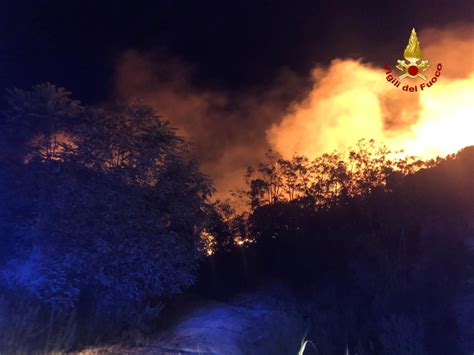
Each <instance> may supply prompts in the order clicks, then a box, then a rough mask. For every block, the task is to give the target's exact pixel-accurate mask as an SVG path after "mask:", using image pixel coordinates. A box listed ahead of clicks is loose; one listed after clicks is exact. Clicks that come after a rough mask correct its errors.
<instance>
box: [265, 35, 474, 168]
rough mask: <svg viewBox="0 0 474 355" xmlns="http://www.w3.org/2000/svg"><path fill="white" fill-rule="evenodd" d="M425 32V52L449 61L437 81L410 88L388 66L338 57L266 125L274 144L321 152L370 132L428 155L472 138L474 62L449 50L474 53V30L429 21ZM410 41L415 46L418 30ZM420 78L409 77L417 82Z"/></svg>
mask: <svg viewBox="0 0 474 355" xmlns="http://www.w3.org/2000/svg"><path fill="white" fill-rule="evenodd" d="M413 33H414V32H413ZM412 38H413V39H412ZM423 38H424V40H425V41H426V43H429V45H428V46H427V47H426V48H425V55H426V58H428V59H430V61H432V62H442V66H443V69H442V72H441V76H440V77H439V78H438V80H437V82H436V83H435V84H434V85H432V86H431V87H429V88H425V89H424V90H423V91H422V92H420V91H419V92H417V93H414V92H413V93H412V92H404V91H402V90H401V89H400V88H395V87H393V85H390V84H389V83H387V82H386V81H385V77H384V72H383V69H380V68H377V67H375V66H373V65H371V64H367V63H363V62H362V61H360V60H351V59H345V60H342V59H336V60H333V61H332V62H331V64H330V65H329V67H327V68H316V69H315V70H314V71H313V80H314V86H313V88H312V90H311V91H310V92H309V94H308V95H307V97H306V98H305V99H304V100H303V101H301V102H298V103H295V104H294V105H293V106H292V107H291V108H290V110H289V111H288V113H287V114H286V115H285V116H284V117H283V118H282V119H281V120H280V122H279V123H276V124H274V125H273V126H271V127H270V128H269V129H268V130H267V140H268V141H269V143H270V145H271V146H272V147H273V148H274V149H275V150H277V151H278V152H280V153H281V154H282V155H283V156H284V157H285V158H290V157H291V156H292V155H293V154H295V153H298V154H304V155H306V156H308V157H309V158H315V157H316V156H319V155H321V154H323V153H326V152H331V151H333V150H338V151H344V150H346V149H347V148H349V147H351V146H354V145H355V144H356V142H357V141H358V140H359V139H360V138H367V139H375V140H376V141H377V142H380V143H384V144H385V145H386V146H387V147H388V148H389V149H391V150H400V149H403V150H404V151H405V154H407V155H417V156H419V157H421V158H425V159H430V158H434V157H436V156H446V155H448V154H451V153H455V152H457V151H458V150H459V149H462V148H464V147H466V146H469V145H473V144H474V134H473V133H472V132H474V105H473V104H472V95H473V93H474V65H473V63H472V60H471V57H470V56H469V55H464V56H462V55H460V54H459V53H455V52H453V51H450V50H449V49H450V48H461V49H463V50H464V52H463V53H469V52H470V53H473V50H474V36H473V33H472V31H470V30H469V29H466V28H463V27H460V28H457V29H452V30H449V31H448V30H434V29H429V30H426V31H425V33H424V34H423ZM410 43H411V44H409V46H408V47H410V50H411V48H412V47H413V48H414V50H415V51H416V46H417V45H416V43H417V39H416V37H415V36H413V37H411V38H410ZM408 47H407V49H408ZM420 51H421V50H420ZM435 70H436V69H435V66H433V67H432V68H430V70H428V71H427V72H426V75H427V77H428V79H431V78H432V77H433V76H434V74H435ZM422 82H423V81H421V80H418V79H417V80H410V81H409V82H407V83H403V85H406V84H409V85H412V86H413V85H418V87H419V85H420V83H422ZM418 90H420V89H418Z"/></svg>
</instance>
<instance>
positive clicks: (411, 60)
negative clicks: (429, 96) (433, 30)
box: [384, 29, 443, 92]
mask: <svg viewBox="0 0 474 355" xmlns="http://www.w3.org/2000/svg"><path fill="white" fill-rule="evenodd" d="M403 57H404V58H405V59H404V60H400V59H399V60H397V63H398V64H397V65H396V68H397V69H398V70H400V71H401V72H402V74H401V75H399V76H398V77H397V76H396V74H392V69H391V68H390V65H389V64H385V66H384V68H385V74H386V79H387V81H388V82H389V83H391V84H393V86H395V87H397V88H399V87H400V84H401V82H402V80H404V79H407V78H408V79H416V78H421V79H422V80H424V81H426V83H421V84H419V85H418V84H414V85H410V84H409V83H408V84H406V85H404V86H402V87H401V89H402V90H403V91H407V92H418V91H423V90H426V89H427V88H430V87H431V86H432V85H433V84H435V83H436V82H437V81H438V78H439V77H440V76H441V69H442V68H443V66H442V65H441V63H438V65H436V71H435V73H434V76H433V77H432V78H431V79H430V80H428V78H427V76H426V75H425V71H427V70H428V68H429V67H430V63H429V61H428V60H427V59H423V52H422V51H421V47H420V41H419V40H418V37H417V36H416V31H415V29H412V30H411V34H410V39H409V40H408V45H407V46H406V48H405V51H404V52H403Z"/></svg>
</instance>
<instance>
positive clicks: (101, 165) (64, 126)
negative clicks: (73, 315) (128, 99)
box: [0, 84, 212, 329]
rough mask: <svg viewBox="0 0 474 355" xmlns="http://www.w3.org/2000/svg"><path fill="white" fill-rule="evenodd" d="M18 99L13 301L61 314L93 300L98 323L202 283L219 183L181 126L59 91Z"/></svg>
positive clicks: (6, 286)
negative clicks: (204, 243) (193, 153)
mask: <svg viewBox="0 0 474 355" xmlns="http://www.w3.org/2000/svg"><path fill="white" fill-rule="evenodd" d="M9 95H10V96H9V97H10V99H9V103H10V106H9V109H8V110H7V111H6V112H5V116H4V117H5V119H4V125H5V126H6V127H9V131H8V132H9V133H8V134H9V136H8V137H9V138H12V140H13V138H18V137H19V138H18V139H16V141H17V142H18V145H17V146H16V148H17V151H16V153H17V156H18V157H20V159H15V160H14V161H11V160H8V161H7V160H6V159H2V160H1V165H2V167H4V169H5V171H6V177H5V178H4V187H5V189H4V191H2V192H3V193H4V194H5V201H6V203H5V205H6V209H7V212H8V213H6V215H5V218H3V221H4V223H5V224H6V225H7V227H6V229H7V230H8V231H9V232H10V235H9V236H8V239H9V240H13V241H14V243H12V244H11V249H10V250H9V253H8V258H7V259H6V260H4V263H3V265H1V264H0V267H2V270H1V271H2V272H1V275H2V277H1V278H0V282H1V284H2V286H3V287H2V289H3V290H4V291H5V292H4V293H5V297H7V298H8V297H10V298H9V300H11V301H12V302H14V301H15V299H14V297H13V295H14V294H17V295H18V294H22V295H24V297H26V298H28V299H29V300H30V301H31V302H37V303H39V304H40V305H43V306H44V307H50V308H51V309H53V310H54V312H55V314H56V315H57V317H59V314H61V312H62V313H63V314H65V312H70V311H71V310H77V309H78V307H79V306H80V300H81V299H83V298H84V297H83V295H87V297H86V298H87V299H88V300H89V301H88V302H89V303H90V302H92V304H93V307H94V309H95V310H96V311H95V314H94V315H95V316H96V317H105V316H112V315H114V314H116V313H117V310H119V309H120V307H126V309H127V310H128V314H127V316H128V317H130V319H131V318H133V317H132V313H130V312H133V311H132V310H133V307H141V306H142V305H143V304H144V303H146V302H149V301H150V300H153V299H157V298H158V299H159V298H163V297H167V296H169V295H173V294H176V293H180V292H182V291H183V290H185V289H186V288H188V287H189V286H191V285H192V284H193V283H194V282H195V279H196V271H197V267H198V261H199V258H200V256H201V254H202V253H201V248H200V232H201V231H202V230H203V228H204V226H205V225H207V224H208V222H207V218H208V215H207V214H206V213H204V212H203V211H204V210H205V209H206V208H208V206H209V203H208V201H207V200H208V197H209V196H210V194H211V192H212V186H211V182H210V180H209V178H207V177H206V176H204V175H203V174H201V173H200V171H199V166H198V164H197V163H196V162H195V161H193V160H190V159H189V158H188V157H187V146H186V144H185V142H184V140H183V139H182V138H181V137H179V136H177V135H176V133H175V130H173V129H172V128H170V127H169V125H168V124H167V123H166V122H164V121H162V120H161V119H160V118H159V117H158V116H157V115H156V113H155V112H154V111H153V109H151V108H150V107H149V106H146V105H143V104H141V103H133V104H115V105H111V106H108V107H105V108H100V109H96V108H93V107H85V106H83V105H81V104H79V103H77V102H76V101H73V100H71V99H70V98H69V93H68V92H66V91H65V90H64V89H58V88H55V87H54V86H51V85H49V84H47V85H44V86H41V85H40V86H36V87H34V88H33V90H32V91H21V90H15V91H11V92H10V93H9ZM15 125H17V126H18V132H19V134H18V135H15V132H16V130H15ZM59 134H61V135H63V136H64V137H66V138H65V144H59V143H56V142H57V141H58V139H57V137H58V135H59ZM32 142H37V144H36V143H34V144H33V143H32ZM0 220H2V219H0ZM9 295H10V296H9ZM12 297H13V298H12ZM46 329H48V327H46Z"/></svg>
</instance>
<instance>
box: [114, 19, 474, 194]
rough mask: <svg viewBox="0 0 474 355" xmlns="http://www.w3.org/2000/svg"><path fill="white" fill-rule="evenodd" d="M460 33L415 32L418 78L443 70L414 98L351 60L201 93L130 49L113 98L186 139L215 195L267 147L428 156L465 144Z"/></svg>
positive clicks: (466, 38) (470, 65)
mask: <svg viewBox="0 0 474 355" xmlns="http://www.w3.org/2000/svg"><path fill="white" fill-rule="evenodd" d="M470 28H471V27H470V26H456V27H450V28H445V29H424V30H422V31H419V39H420V41H421V46H422V49H423V54H424V58H427V59H428V60H429V61H430V63H431V68H430V69H428V71H427V76H428V77H432V76H433V75H434V72H435V70H436V69H435V67H436V64H437V63H439V62H441V63H442V65H443V69H442V75H441V78H440V80H439V81H438V82H437V83H436V84H435V85H433V86H432V87H430V88H429V89H428V90H426V91H424V92H422V93H421V94H420V93H409V92H404V91H402V90H400V88H398V89H397V88H395V87H393V85H391V84H390V83H388V82H387V81H386V80H385V70H384V69H383V68H382V67H380V66H375V65H373V64H371V63H367V62H364V61H363V60H360V59H334V60H332V61H331V63H330V65H329V66H327V67H321V66H318V67H316V68H314V69H313V70H312V72H311V75H310V77H309V78H301V77H299V76H298V75H296V74H295V73H293V72H291V71H289V70H282V71H281V72H280V75H279V76H278V77H277V78H275V80H274V81H273V82H272V83H271V84H270V85H267V86H262V87H260V88H255V89H252V90H248V91H246V92H229V91H220V90H215V89H202V88H198V87H196V86H195V85H193V84H192V77H193V76H192V68H191V67H190V65H188V64H186V63H184V62H182V61H180V60H179V59H176V58H172V57H170V56H164V55H162V54H160V53H145V54H143V53H138V52H136V51H134V50H129V51H127V52H125V53H124V54H123V55H122V56H121V57H120V58H119V60H118V64H117V76H116V84H117V85H116V87H117V94H118V95H119V96H120V97H121V98H124V99H127V100H132V99H135V98H140V99H143V100H144V101H145V102H146V103H148V104H150V105H152V106H153V107H155V108H156V110H157V112H158V113H159V114H161V115H162V116H163V117H164V118H165V119H166V120H169V121H170V122H171V124H172V125H173V126H175V127H177V128H179V130H180V131H179V132H180V134H182V135H184V136H187V137H188V138H190V139H191V140H192V142H193V143H194V145H195V148H196V155H197V156H198V157H199V160H200V161H201V163H202V167H203V170H204V171H205V172H206V173H208V174H209V175H210V176H211V177H212V178H213V179H214V181H215V184H216V186H217V188H218V191H220V192H221V193H222V194H223V195H225V194H226V193H227V191H228V190H229V189H231V188H235V187H238V186H241V185H242V182H243V174H244V172H245V169H246V167H247V166H248V165H251V164H254V163H255V162H256V161H258V160H259V159H261V158H262V157H263V155H264V153H265V151H266V150H267V149H268V148H269V147H271V148H273V149H275V150H277V151H278V152H280V153H281V154H282V155H283V156H285V157H290V156H292V155H293V154H294V153H300V154H305V155H307V156H309V157H311V158H312V157H315V156H317V155H319V154H322V153H324V152H329V151H332V150H334V149H337V150H344V149H346V148H347V147H349V146H352V145H354V144H355V143H356V142H357V140H359V139H360V138H374V139H376V140H377V141H380V142H383V143H385V144H387V145H388V146H389V147H390V148H393V149H400V148H403V149H405V150H406V151H407V152H408V153H411V154H418V155H422V156H424V157H431V156H434V155H437V154H447V153H451V152H454V151H456V150H458V149H460V148H462V147H464V146H467V145H470V144H474V136H472V134H469V128H470V132H472V131H474V127H473V119H472V117H474V114H473V113H474V112H473V108H472V107H473V105H472V104H471V101H472V93H473V92H474V61H473V60H472V58H473V55H474V36H473V33H472V30H471V29H470ZM410 30H411V29H407V40H408V35H409V33H410ZM405 45H406V43H400V55H399V58H391V57H390V58H387V63H390V64H391V65H392V67H393V68H392V70H393V72H395V73H396V71H397V69H395V68H394V66H395V64H396V60H397V59H402V55H403V49H404V47H405ZM406 83H407V84H408V83H409V81H406ZM406 83H405V82H403V83H402V85H405V84H406ZM419 83H420V82H418V84H419ZM412 84H413V83H412ZM221 196H222V195H221Z"/></svg>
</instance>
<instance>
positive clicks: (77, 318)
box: [0, 83, 474, 355]
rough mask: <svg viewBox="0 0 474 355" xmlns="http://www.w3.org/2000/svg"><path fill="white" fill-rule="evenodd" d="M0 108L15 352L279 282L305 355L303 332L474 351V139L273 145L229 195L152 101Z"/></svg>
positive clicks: (317, 339)
mask: <svg viewBox="0 0 474 355" xmlns="http://www.w3.org/2000/svg"><path fill="white" fill-rule="evenodd" d="M1 107H2V112H1V113H0V114H1V115H0V352H1V353H4V352H5V353H32V352H44V353H48V352H53V351H57V352H73V351H80V350H82V349H85V348H88V347H93V346H103V345H104V344H126V345H127V346H128V345H137V344H142V343H144V342H146V341H148V340H147V339H150V338H153V337H154V336H155V335H156V334H157V333H159V332H160V331H161V330H162V329H165V328H166V327H168V326H169V324H170V323H172V321H173V319H174V318H176V317H177V316H176V315H175V314H174V313H179V312H184V311H183V309H184V308H185V307H184V306H183V307H182V305H183V303H186V302H188V301H187V300H189V299H192V298H193V297H199V298H200V299H216V300H223V301H225V300H228V299H231V298H232V297H235V296H236V295H239V294H242V293H246V294H252V293H255V292H257V290H262V289H265V290H272V287H271V285H283V286H279V287H283V288H284V289H285V290H288V292H290V293H291V294H292V295H293V296H292V297H293V298H291V301H290V297H287V296H285V295H284V294H285V293H284V292H282V293H281V294H279V293H278V292H279V291H278V292H276V291H268V292H273V295H272V296H274V297H276V298H277V299H280V301H288V302H287V303H291V307H292V308H291V309H292V312H293V313H292V314H293V315H297V317H299V318H298V319H301V320H298V321H290V320H288V321H287V323H285V322H282V324H280V326H283V327H284V328H285V327H286V328H287V333H285V334H283V335H282V336H281V339H287V340H288V341H287V343H288V344H291V346H293V345H294V346H295V347H294V349H295V350H294V351H293V350H291V351H293V352H292V353H294V354H296V353H297V352H298V344H299V343H300V341H301V340H302V339H303V340H304V339H308V340H311V346H310V345H308V346H307V349H306V352H305V354H310V353H315V354H316V353H318V354H343V353H344V351H345V350H346V349H347V354H349V353H350V354H413V355H414V354H466V353H472V350H473V349H474V321H473V320H474V288H473V285H474V284H473V283H474V264H473V263H474V258H473V257H474V255H473V254H474V147H466V148H464V149H462V150H460V151H459V152H457V153H456V154H452V155H449V156H447V157H443V158H440V157H439V158H437V159H433V160H421V159H418V158H417V157H411V156H408V157H407V156H404V155H403V154H402V153H401V152H392V151H390V150H388V149H387V148H386V147H385V146H383V144H382V143H383V142H376V141H374V140H372V139H371V137H361V138H362V139H361V140H360V141H359V142H358V144H357V145H356V146H354V147H353V148H352V149H350V150H348V151H344V152H331V153H327V154H323V155H321V156H319V157H317V158H316V159H314V160H311V159H309V158H307V157H305V156H303V155H295V156H294V157H293V158H291V159H285V158H283V157H282V156H280V155H279V154H278V153H277V152H275V151H272V150H269V151H268V153H267V155H266V157H265V160H263V161H261V162H260V164H258V165H257V166H253V167H249V169H248V171H247V174H246V175H245V177H244V178H245V181H246V186H245V188H237V189H235V190H234V191H232V193H231V197H230V198H229V199H227V200H217V199H215V198H214V197H213V194H214V192H215V189H214V187H213V182H212V180H211V178H210V177H208V176H206V175H205V174H204V173H202V171H201V168H200V165H199V159H198V157H196V156H195V154H194V153H193V146H192V144H190V142H188V141H187V140H186V139H185V138H183V137H181V136H180V135H179V131H177V130H176V129H175V128H174V127H171V126H170V124H169V123H168V122H167V121H166V117H161V116H160V115H159V112H156V111H155V110H154V109H153V108H151V107H150V106H148V105H146V104H144V103H143V102H141V101H133V102H114V103H108V104H104V105H87V104H85V103H82V102H81V101H79V100H76V99H75V98H73V96H72V94H71V93H70V92H69V91H67V90H66V89H64V88H62V87H58V86H55V85H53V84H50V83H44V84H38V85H35V86H33V87H32V88H31V89H28V90H22V89H10V90H7V92H6V95H5V97H4V99H3V102H2V106H1ZM235 201H239V204H237V203H236V202H235ZM242 206H243V207H242ZM277 289H278V288H277ZM275 292H276V293H275ZM285 297H287V298H288V299H284V298H285ZM177 309H178V310H179V312H178V311H176V310H177ZM275 326H276V325H275ZM262 334H266V333H265V332H264V331H263V330H262ZM267 341H268V342H273V341H274V340H271V339H268V340H267ZM288 346H290V345H288ZM280 349H281V350H280V352H278V351H276V350H275V351H273V350H272V351H269V352H268V353H269V354H270V353H272V354H273V353H275V354H277V353H281V354H285V353H288V352H286V350H283V346H282V347H281V348H280ZM291 349H293V348H291ZM196 353H197V352H196ZM249 353H255V354H262V352H252V351H249Z"/></svg>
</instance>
